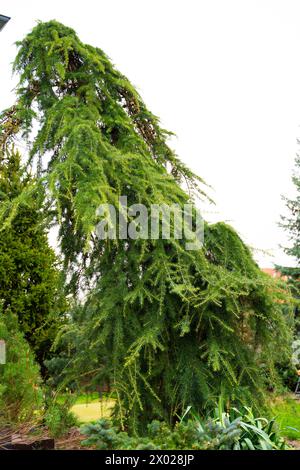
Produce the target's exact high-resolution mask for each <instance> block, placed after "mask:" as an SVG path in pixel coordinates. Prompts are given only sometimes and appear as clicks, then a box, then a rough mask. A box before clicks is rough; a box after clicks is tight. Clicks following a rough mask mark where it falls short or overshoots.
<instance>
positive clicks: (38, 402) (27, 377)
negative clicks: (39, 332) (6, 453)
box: [0, 305, 43, 426]
mask: <svg viewBox="0 0 300 470" xmlns="http://www.w3.org/2000/svg"><path fill="white" fill-rule="evenodd" d="M0 338H1V339H3V340H5V342H6V363H5V364H0V426H1V425H7V424H17V423H20V422H28V421H30V420H32V419H33V418H34V417H35V411H36V410H39V411H41V407H42V404H43V395H42V389H41V378H40V374H39V367H38V366H37V364H36V362H35V360H34V355H33V354H32V351H31V350H30V347H29V345H28V343H27V341H26V340H25V339H24V335H23V334H22V333H21V332H20V331H19V326H18V319H17V317H16V315H14V314H12V313H5V314H3V312H2V308H1V305H0Z"/></svg>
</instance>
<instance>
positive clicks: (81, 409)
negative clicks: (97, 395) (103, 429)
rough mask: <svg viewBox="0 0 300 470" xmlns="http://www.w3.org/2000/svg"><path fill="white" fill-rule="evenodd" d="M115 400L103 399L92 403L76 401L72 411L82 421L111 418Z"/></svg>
mask: <svg viewBox="0 0 300 470" xmlns="http://www.w3.org/2000/svg"><path fill="white" fill-rule="evenodd" d="M114 405H115V401H114V400H112V399H103V400H99V399H98V400H97V401H92V402H90V403H76V404H75V405H73V406H72V408H71V411H72V412H73V413H74V414H75V416H77V418H78V420H79V422H80V423H89V422H91V421H96V420H97V419H100V418H109V417H110V415H111V411H112V408H113V407H114Z"/></svg>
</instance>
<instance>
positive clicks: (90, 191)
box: [0, 21, 289, 428]
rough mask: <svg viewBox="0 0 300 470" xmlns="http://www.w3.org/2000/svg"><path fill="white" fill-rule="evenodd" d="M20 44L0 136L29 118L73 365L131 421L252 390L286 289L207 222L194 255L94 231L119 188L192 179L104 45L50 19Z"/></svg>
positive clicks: (153, 187)
mask: <svg viewBox="0 0 300 470" xmlns="http://www.w3.org/2000/svg"><path fill="white" fill-rule="evenodd" d="M18 46H19V52H18V55H17V58H16V61H15V66H14V70H15V71H16V72H17V73H19V75H20V82H19V85H18V87H17V93H18V98H17V102H16V104H15V105H14V106H13V107H12V108H10V109H8V110H6V111H5V112H4V113H3V114H2V118H1V122H2V126H1V129H2V132H1V137H0V144H1V145H3V146H5V145H8V143H9V142H11V141H13V140H14V138H15V136H16V135H20V134H22V135H23V136H24V137H26V136H28V137H30V136H31V135H32V130H33V126H34V124H35V123H36V122H37V123H38V127H39V130H38V133H37V134H36V135H35V136H34V137H32V141H31V143H30V146H31V153H30V159H29V163H31V164H34V165H35V166H36V167H37V168H39V175H38V178H37V181H38V183H39V184H37V190H38V188H39V187H41V185H42V186H43V188H44V190H45V197H46V198H47V200H48V204H49V205H51V208H52V210H53V215H54V219H53V220H55V221H56V222H57V223H58V224H59V227H60V234H59V238H60V246H61V250H62V253H63V255H64V260H65V269H66V272H67V273H68V276H69V279H70V287H71V288H72V289H73V293H74V294H76V293H77V292H78V289H79V288H80V287H82V288H84V289H86V296H85V302H84V305H83V306H82V311H81V314H80V315H77V316H76V323H74V325H72V327H71V329H69V330H68V332H67V333H66V335H67V336H66V337H68V335H69V337H70V338H71V341H73V339H74V337H75V339H76V342H75V343H76V346H77V354H76V355H75V357H74V361H73V366H74V367H75V366H78V367H81V368H84V370H85V371H91V370H92V369H98V371H99V373H98V380H99V381H101V380H102V381H103V380H107V379H109V380H110V382H111V385H112V386H113V388H114V390H115V393H116V395H117V406H116V410H115V413H116V416H117V418H118V419H119V421H120V422H122V423H124V424H127V425H129V426H131V427H132V428H134V427H135V426H137V425H138V424H139V425H140V426H141V427H143V426H144V423H145V421H147V420H150V419H153V418H154V417H163V418H165V419H167V420H169V421H172V420H173V419H175V417H176V415H177V416H178V415H180V414H181V413H182V412H183V410H184V409H185V407H186V406H188V405H191V406H193V407H194V410H196V411H202V410H203V408H204V407H205V406H206V405H207V404H208V403H210V402H211V401H213V400H214V399H215V398H216V397H217V396H218V395H219V394H220V393H222V394H223V395H224V397H225V398H226V399H231V400H236V401H237V400H246V401H248V403H249V402H252V401H253V396H254V395H255V396H256V397H258V398H259V397H260V396H261V393H262V391H263V377H262V374H261V372H260V368H259V366H258V363H259V362H260V361H262V359H263V360H264V362H265V364H266V367H268V368H270V369H272V364H273V361H274V358H275V357H276V355H278V354H284V352H285V351H286V344H287V338H288V333H289V332H288V330H287V328H286V325H285V321H284V318H283V316H282V310H281V304H280V301H281V300H282V298H284V294H283V291H282V290H281V289H280V288H279V287H278V285H277V284H276V283H275V281H273V280H272V279H270V278H268V276H266V275H264V274H263V273H262V272H261V271H260V269H259V267H258V266H257V265H256V263H255V262H254V261H253V259H252V256H251V253H250V251H249V250H248V248H247V247H246V246H245V245H244V244H243V242H242V241H241V240H240V238H239V236H238V235H237V234H236V233H235V232H234V230H233V229H232V228H231V227H229V226H227V225H225V224H216V225H213V226H208V225H207V224H206V227H205V244H204V247H203V248H202V249H198V250H196V251H186V250H185V248H184V242H185V240H176V239H170V240H164V239H159V240H143V239H138V240H120V239H118V240H99V239H98V238H96V237H95V226H96V224H97V221H98V219H97V213H96V212H97V211H96V210H97V208H98V206H99V205H100V204H102V203H110V204H113V205H115V206H117V205H118V201H119V197H120V196H124V195H125V196H127V197H128V205H131V204H133V203H137V202H139V203H143V204H144V205H145V206H146V207H148V208H149V207H150V205H151V204H162V203H164V204H167V205H169V206H171V205H172V204H174V203H177V204H179V206H180V207H183V205H184V204H185V203H187V202H190V201H191V194H200V195H203V189H202V188H203V185H202V184H201V183H202V181H201V179H200V178H198V177H197V176H195V175H194V174H193V173H192V172H191V171H190V170H189V169H188V168H187V167H186V166H185V165H184V164H183V163H182V162H181V161H180V160H179V159H178V157H177V156H176V155H175V153H174V152H173V151H172V150H171V149H170V148H169V146H168V145H167V138H168V136H169V133H168V132H167V131H165V130H163V129H161V127H160V125H159V121H158V119H157V118H156V117H155V116H154V115H153V114H152V113H151V112H150V111H149V110H148V109H147V107H146V105H145V103H144V102H143V100H142V99H141V97H140V96H139V94H138V93H137V92H136V90H135V89H134V88H133V86H132V85H131V84H130V82H129V81H128V80H127V78H126V77H124V76H123V75H122V74H121V73H120V72H118V71H117V70H116V69H115V67H114V66H113V65H112V64H111V62H110V60H109V59H108V57H107V56H106V55H105V54H104V52H103V51H102V50H101V49H99V48H95V47H92V46H89V45H85V44H83V43H82V42H81V41H80V40H79V39H78V37H77V35H76V34H75V32H74V31H73V30H72V29H70V28H68V27H65V26H63V25H62V24H59V23H58V22H56V21H50V22H48V23H40V24H38V25H37V26H36V27H35V28H34V29H33V31H32V32H31V33H30V34H29V35H28V36H27V37H26V38H25V39H24V40H23V41H21V42H19V43H18ZM183 184H184V185H185V187H188V188H189V190H190V191H189V194H187V192H185V191H184V190H183V189H182V188H183ZM31 194H32V193H31V192H29V191H28V192H27V193H26V192H25V193H23V200H30V197H31ZM18 203H19V201H16V202H15V204H14V205H13V207H15V206H17V205H18ZM2 212H3V211H2Z"/></svg>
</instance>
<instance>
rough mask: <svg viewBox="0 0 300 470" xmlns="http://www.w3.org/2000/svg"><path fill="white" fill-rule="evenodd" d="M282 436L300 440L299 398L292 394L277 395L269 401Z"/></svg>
mask: <svg viewBox="0 0 300 470" xmlns="http://www.w3.org/2000/svg"><path fill="white" fill-rule="evenodd" d="M271 412H272V414H273V415H274V417H276V421H277V422H278V424H279V426H280V432H281V434H282V436H284V437H286V438H288V439H290V440H297V441H300V400H299V399H298V400H296V399H294V398H292V396H284V397H278V398H276V399H275V400H274V401H272V403H271Z"/></svg>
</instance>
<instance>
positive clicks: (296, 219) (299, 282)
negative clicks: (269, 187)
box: [276, 155, 300, 333]
mask: <svg viewBox="0 0 300 470" xmlns="http://www.w3.org/2000/svg"><path fill="white" fill-rule="evenodd" d="M295 166H296V169H295V172H294V174H293V177H292V180H293V183H294V185H295V189H296V196H295V198H294V199H288V198H285V202H286V206H287V209H288V211H289V215H288V216H283V217H282V222H281V224H280V225H281V226H282V227H283V228H284V230H285V231H286V232H287V233H288V235H289V241H290V243H291V244H290V246H289V247H286V248H284V251H285V253H286V254H287V255H289V256H291V260H292V259H293V261H296V263H293V264H295V266H276V269H278V270H279V271H280V272H281V274H282V275H283V276H287V278H288V283H289V286H290V287H291V291H292V293H293V295H294V297H295V298H296V299H297V302H296V305H295V328H296V333H299V332H300V316H299V299H300V176H299V168H300V157H299V155H297V157H296V160H295Z"/></svg>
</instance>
